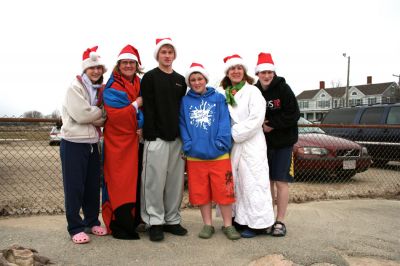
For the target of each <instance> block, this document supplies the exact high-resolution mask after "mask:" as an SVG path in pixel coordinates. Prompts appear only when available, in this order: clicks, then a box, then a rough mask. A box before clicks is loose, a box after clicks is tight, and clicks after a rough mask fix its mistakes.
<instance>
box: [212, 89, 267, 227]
mask: <svg viewBox="0 0 400 266" xmlns="http://www.w3.org/2000/svg"><path fill="white" fill-rule="evenodd" d="M219 92H220V93H223V94H224V95H225V93H224V90H223V89H222V88H219ZM234 97H235V101H236V105H235V106H231V105H229V106H228V107H229V113H230V116H231V125H232V137H233V140H234V144H233V148H232V151H231V161H232V171H233V178H234V183H235V196H236V203H235V204H234V207H233V211H234V216H235V221H236V222H237V223H239V224H241V225H247V226H249V227H250V228H254V229H261V228H267V227H269V226H271V225H272V224H273V223H274V210H273V206H272V198H271V188H270V182H269V168H268V159H267V145H266V142H265V137H264V132H263V130H262V124H263V122H264V118H265V109H266V103H265V100H264V97H263V96H262V94H261V92H260V91H259V89H258V88H257V87H255V86H253V85H250V84H248V83H246V84H245V85H244V86H243V87H242V89H240V90H239V91H238V92H237V93H236V94H235V96H234Z"/></svg>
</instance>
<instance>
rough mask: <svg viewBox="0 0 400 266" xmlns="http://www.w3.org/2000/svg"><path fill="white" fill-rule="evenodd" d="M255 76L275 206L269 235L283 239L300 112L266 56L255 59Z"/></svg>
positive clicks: (282, 80)
mask: <svg viewBox="0 0 400 266" xmlns="http://www.w3.org/2000/svg"><path fill="white" fill-rule="evenodd" d="M255 73H256V75H257V76H258V81H257V83H256V86H257V87H258V88H259V89H260V91H261V93H262V95H263V96H264V98H265V101H266V102H267V109H266V112H265V122H264V124H263V129H264V133H265V139H266V142H267V148H268V149H267V153H268V164H269V174H270V180H271V193H272V198H273V199H274V200H273V201H274V204H276V212H277V213H276V222H275V223H274V225H273V226H272V227H271V228H270V230H269V232H270V233H271V234H272V235H273V236H285V235H286V226H285V224H284V223H283V221H284V218H285V214H286V209H287V206H288V202H289V183H290V182H293V177H294V165H293V155H292V151H293V145H294V144H295V143H296V142H297V140H298V127H297V121H298V120H299V118H300V110H299V106H298V103H297V99H296V97H295V95H294V93H293V91H292V89H291V88H290V86H289V85H288V84H287V83H286V81H285V79H284V78H283V77H279V76H277V75H276V72H275V65H274V62H273V60H272V56H271V54H269V53H260V54H259V55H258V61H257V66H256V69H255Z"/></svg>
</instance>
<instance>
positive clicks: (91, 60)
mask: <svg viewBox="0 0 400 266" xmlns="http://www.w3.org/2000/svg"><path fill="white" fill-rule="evenodd" d="M95 66H102V67H103V68H104V72H106V71H107V68H106V66H105V65H104V64H103V62H102V61H101V58H100V55H99V54H98V53H97V52H90V55H89V57H88V58H86V59H85V60H83V61H82V71H83V72H85V70H86V69H88V68H89V67H95Z"/></svg>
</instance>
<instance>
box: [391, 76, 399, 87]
mask: <svg viewBox="0 0 400 266" xmlns="http://www.w3.org/2000/svg"><path fill="white" fill-rule="evenodd" d="M393 77H398V78H399V82H398V83H397V85H399V86H400V74H399V75H395V74H393Z"/></svg>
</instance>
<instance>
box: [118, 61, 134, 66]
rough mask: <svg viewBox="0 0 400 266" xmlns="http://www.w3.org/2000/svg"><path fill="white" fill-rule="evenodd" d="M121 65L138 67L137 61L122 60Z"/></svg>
mask: <svg viewBox="0 0 400 266" xmlns="http://www.w3.org/2000/svg"><path fill="white" fill-rule="evenodd" d="M119 63H120V64H121V65H124V66H127V65H136V61H133V60H121V61H119Z"/></svg>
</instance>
